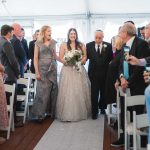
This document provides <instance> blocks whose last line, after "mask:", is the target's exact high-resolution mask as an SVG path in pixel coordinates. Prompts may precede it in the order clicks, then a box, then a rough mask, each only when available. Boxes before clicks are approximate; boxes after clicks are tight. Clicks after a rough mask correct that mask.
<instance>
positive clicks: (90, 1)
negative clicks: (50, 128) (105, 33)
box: [0, 0, 150, 19]
mask: <svg viewBox="0 0 150 150" xmlns="http://www.w3.org/2000/svg"><path fill="white" fill-rule="evenodd" d="M149 6H150V1H149V0H142V1H141V0H125V1H120V0H74V1H73V0H1V3H0V16H1V17H2V18H3V17H12V19H13V17H38V16H43V17H44V16H70V15H73V16H75V15H76V16H84V17H87V16H88V15H90V16H91V17H92V16H94V15H101V16H102V15H113V14H115V15H119V14H124V15H126V14H130V15H132V13H133V14H134V15H135V14H143V17H144V14H149V13H150V9H149Z"/></svg>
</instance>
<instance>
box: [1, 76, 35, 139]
mask: <svg viewBox="0 0 150 150" xmlns="http://www.w3.org/2000/svg"><path fill="white" fill-rule="evenodd" d="M17 84H21V85H23V86H25V87H26V88H24V95H17V101H18V102H22V103H23V105H24V111H17V112H16V115H17V116H22V117H23V123H24V124H25V122H26V117H27V116H28V115H29V106H30V105H32V104H30V103H29V94H34V97H35V94H36V85H37V80H36V77H35V74H32V73H25V74H24V78H20V79H18V80H17ZM4 87H5V92H9V93H11V96H10V99H9V101H10V102H9V105H7V110H8V114H9V125H8V127H7V128H1V129H0V130H5V131H7V139H9V138H10V131H11V130H12V131H15V128H14V112H13V105H14V96H15V84H13V85H8V84H4Z"/></svg>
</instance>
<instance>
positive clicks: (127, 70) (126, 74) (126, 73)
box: [123, 46, 129, 79]
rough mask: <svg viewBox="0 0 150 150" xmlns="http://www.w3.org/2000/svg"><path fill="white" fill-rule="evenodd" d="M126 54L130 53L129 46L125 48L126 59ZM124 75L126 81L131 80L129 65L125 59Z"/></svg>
mask: <svg viewBox="0 0 150 150" xmlns="http://www.w3.org/2000/svg"><path fill="white" fill-rule="evenodd" d="M125 53H129V47H127V46H124V57H126V56H125ZM123 74H124V77H125V78H126V79H128V78H129V64H128V62H127V60H126V59H125V58H124V61H123Z"/></svg>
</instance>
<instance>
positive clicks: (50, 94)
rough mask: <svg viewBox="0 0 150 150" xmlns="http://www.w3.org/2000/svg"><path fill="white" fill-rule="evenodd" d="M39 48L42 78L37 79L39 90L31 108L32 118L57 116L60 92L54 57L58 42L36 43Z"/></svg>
mask: <svg viewBox="0 0 150 150" xmlns="http://www.w3.org/2000/svg"><path fill="white" fill-rule="evenodd" d="M35 44H36V45H37V46H38V48H39V71H40V75H41V78H42V79H41V80H38V81H37V89H36V90H37V91H36V96H35V99H34V102H33V106H32V109H31V117H32V119H43V118H45V115H46V114H49V115H51V116H52V117H55V107H56V100H57V93H58V86H57V63H56V60H55V59H54V49H55V47H56V42H55V41H54V40H51V43H50V44H49V45H48V46H46V45H45V44H44V43H41V42H36V43H35Z"/></svg>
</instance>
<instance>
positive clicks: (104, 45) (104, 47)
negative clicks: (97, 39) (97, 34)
mask: <svg viewBox="0 0 150 150" xmlns="http://www.w3.org/2000/svg"><path fill="white" fill-rule="evenodd" d="M106 48H107V45H106V44H103V48H102V51H103V52H104V51H105V49H106Z"/></svg>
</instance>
